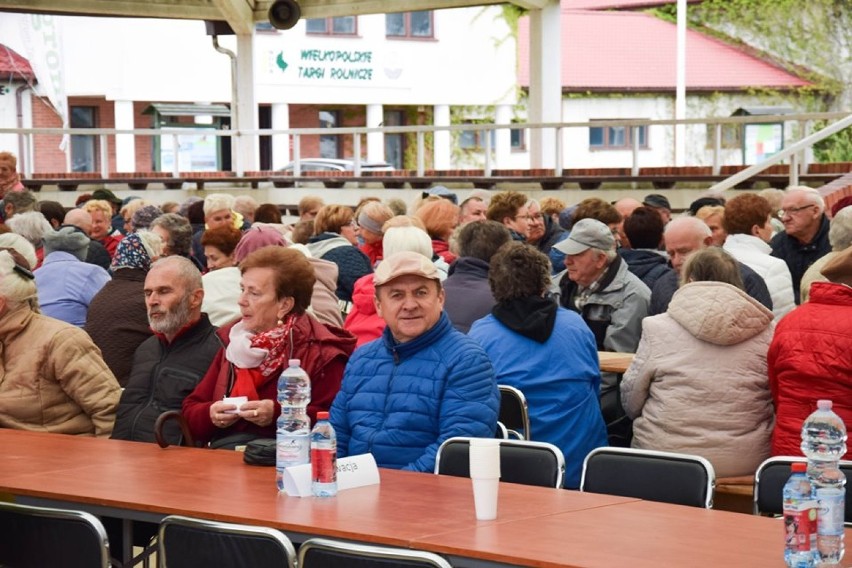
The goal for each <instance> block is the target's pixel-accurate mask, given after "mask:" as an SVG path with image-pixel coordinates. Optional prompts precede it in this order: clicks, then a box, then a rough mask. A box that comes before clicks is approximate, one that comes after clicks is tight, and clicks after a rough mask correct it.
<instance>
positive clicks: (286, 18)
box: [269, 0, 302, 30]
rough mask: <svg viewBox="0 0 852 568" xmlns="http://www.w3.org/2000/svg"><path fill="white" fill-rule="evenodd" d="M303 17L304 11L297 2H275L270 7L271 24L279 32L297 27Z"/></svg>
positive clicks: (284, 0)
mask: <svg viewBox="0 0 852 568" xmlns="http://www.w3.org/2000/svg"><path fill="white" fill-rule="evenodd" d="M301 15H302V9H301V8H300V7H299V4H297V3H296V0H275V2H273V3H272V6H270V7H269V23H270V24H272V27H273V28H276V29H279V30H289V29H290V28H292V27H293V26H295V25H296V22H298V21H299V17H300V16H301Z"/></svg>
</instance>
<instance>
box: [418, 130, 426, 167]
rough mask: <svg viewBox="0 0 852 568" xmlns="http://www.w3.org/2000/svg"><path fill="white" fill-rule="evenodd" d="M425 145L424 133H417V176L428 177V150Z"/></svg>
mask: <svg viewBox="0 0 852 568" xmlns="http://www.w3.org/2000/svg"><path fill="white" fill-rule="evenodd" d="M424 146H425V144H424V143H423V131H422V130H418V131H417V176H418V177H423V176H424V175H426V148H425V147H424Z"/></svg>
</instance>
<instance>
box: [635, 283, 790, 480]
mask: <svg viewBox="0 0 852 568" xmlns="http://www.w3.org/2000/svg"><path fill="white" fill-rule="evenodd" d="M772 318H773V315H772V312H771V311H769V310H768V309H766V308H765V307H764V306H762V305H761V304H760V303H759V302H757V301H756V300H754V299H753V298H751V297H750V296H749V295H748V294H746V293H745V292H744V291H742V290H740V289H738V288H736V287H734V286H731V285H729V284H724V283H721V282H693V283H691V284H687V285H685V286H683V287H682V288H681V289H679V290H678V291H677V292H676V293H675V295H674V297H673V298H672V301H671V304H669V308H668V311H667V312H666V313H664V314H660V315H657V316H653V317H648V318H645V320H644V321H643V322H642V339H641V341H640V342H639V348H638V350H637V352H636V357H635V359H634V360H633V364H631V365H630V368H629V369H628V370H627V373H626V374H625V376H624V380H623V382H622V384H621V398H622V404H623V405H624V409H625V411H626V412H627V415H628V416H630V417H631V418H633V419H634V422H633V447H636V448H645V449H653V450H664V451H671V452H682V453H688V454H697V455H700V456H703V457H705V458H707V459H708V460H710V462H711V463H712V464H713V467H714V469H715V470H716V475H717V477H728V476H737V475H749V474H752V473H754V471H755V469H757V466H758V465H759V464H760V462H761V461H763V460H764V459H765V458H767V457H769V441H770V435H771V433H772V427H773V410H772V399H771V397H770V393H769V383H768V377H767V367H766V352H767V350H768V348H769V343H770V341H771V340H772V334H773V331H774V324H773V322H772Z"/></svg>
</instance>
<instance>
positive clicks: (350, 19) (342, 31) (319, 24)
mask: <svg viewBox="0 0 852 568" xmlns="http://www.w3.org/2000/svg"><path fill="white" fill-rule="evenodd" d="M305 30H306V31H307V33H309V34H324V35H355V34H357V33H358V20H357V18H356V17H355V16H340V17H339V18H314V19H311V20H307V21H306V22H305Z"/></svg>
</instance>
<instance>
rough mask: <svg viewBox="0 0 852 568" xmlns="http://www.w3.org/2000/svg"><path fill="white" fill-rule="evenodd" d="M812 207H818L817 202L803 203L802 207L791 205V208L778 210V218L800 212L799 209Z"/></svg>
mask: <svg viewBox="0 0 852 568" xmlns="http://www.w3.org/2000/svg"><path fill="white" fill-rule="evenodd" d="M811 207H816V205H815V204H813V203H811V204H810V205H802V206H801V207H791V208H790V209H781V210H780V211H778V218H779V219H781V218H783V217H785V216H787V215H792V214H793V213H798V212H799V211H804V210H805V209H810V208H811Z"/></svg>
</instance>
